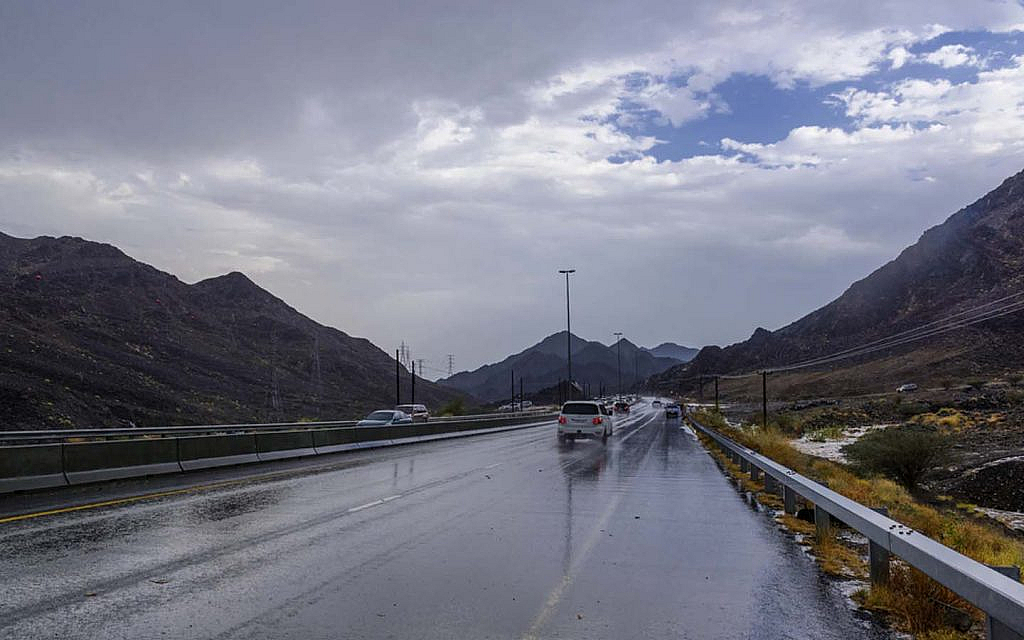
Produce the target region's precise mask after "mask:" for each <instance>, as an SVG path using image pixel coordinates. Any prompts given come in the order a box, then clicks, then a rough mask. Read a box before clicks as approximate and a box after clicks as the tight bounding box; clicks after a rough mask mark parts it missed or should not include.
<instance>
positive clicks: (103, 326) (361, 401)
mask: <svg viewBox="0 0 1024 640" xmlns="http://www.w3.org/2000/svg"><path fill="white" fill-rule="evenodd" d="M0 353H2V354H3V359H2V360H0V429H34V428H59V427H65V428H66V427H85V426H100V425H104V426H119V425H127V424H137V425H139V426H149V425H158V424H160V425H163V424H166V425H171V424H196V423H208V424H209V423H224V422H244V421H279V420H280V421H291V420H304V419H340V418H352V417H356V416H358V415H361V414H362V413H364V412H365V411H367V410H370V409H374V408H380V407H386V406H391V405H393V404H394V400H395V361H394V359H393V358H391V357H390V356H388V354H386V353H384V352H383V351H381V350H380V349H378V348H377V347H376V346H374V345H373V344H371V343H370V342H369V341H368V340H365V339H362V338H355V337H352V336H349V335H347V334H345V333H343V332H341V331H338V330H337V329H332V328H330V327H326V326H323V325H320V324H318V323H316V322H314V321H313V320H311V319H309V318H307V317H306V316H304V315H302V314H301V313H299V312H298V311H296V310H295V309H293V308H292V307H290V306H288V305H287V304H285V303H284V302H283V301H281V300H280V299H278V298H276V297H274V296H273V295H271V294H270V293H269V292H267V291H265V290H264V289H261V288H260V287H259V286H257V285H256V284H254V283H253V282H252V281H251V280H249V279H248V278H247V277H246V276H244V275H242V274H241V273H229V274H227V275H224V276H220V277H216V278H211V279H209V280H203V281H202V282H198V283H196V284H192V285H189V284H185V283H183V282H181V281H180V280H178V279H177V278H175V277H174V276H172V275H170V274H168V273H164V272H162V271H158V270H157V269H155V268H153V267H151V266H148V265H146V264H143V263H141V262H138V261H136V260H133V259H132V258H130V257H128V256H127V255H125V254H124V253H122V252H121V251H120V250H118V249H117V248H115V247H113V246H110V245H106V244H98V243H95V242H88V241H85V240H82V239H79V238H70V237H63V238H50V237H40V238H35V239H31V240H28V239H20V238H13V237H11V236H7V235H4V234H2V233H0ZM402 384H403V389H402V397H403V400H406V401H407V399H408V397H409V392H410V389H409V385H410V380H409V375H408V373H406V372H404V370H403V375H402ZM459 395H461V394H458V393H457V392H454V391H452V390H451V389H447V388H445V387H441V386H438V385H436V384H432V383H430V382H427V381H426V380H422V379H417V380H416V398H417V401H425V402H426V403H427V404H428V405H432V406H435V407H436V406H438V405H439V404H441V403H443V402H445V401H448V400H450V399H452V398H454V397H456V396H459Z"/></svg>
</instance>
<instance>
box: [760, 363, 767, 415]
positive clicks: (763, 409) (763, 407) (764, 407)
mask: <svg viewBox="0 0 1024 640" xmlns="http://www.w3.org/2000/svg"><path fill="white" fill-rule="evenodd" d="M761 426H762V427H764V428H765V429H767V428H768V370H767V369H765V370H764V371H762V372H761Z"/></svg>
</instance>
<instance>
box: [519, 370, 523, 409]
mask: <svg viewBox="0 0 1024 640" xmlns="http://www.w3.org/2000/svg"><path fill="white" fill-rule="evenodd" d="M519 410H520V411H522V410H523V376H519Z"/></svg>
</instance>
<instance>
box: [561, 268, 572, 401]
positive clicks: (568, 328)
mask: <svg viewBox="0 0 1024 640" xmlns="http://www.w3.org/2000/svg"><path fill="white" fill-rule="evenodd" d="M558 273H564V274H565V359H566V360H567V361H568V364H569V381H568V382H569V388H568V389H567V392H568V394H569V400H572V325H571V324H570V322H569V320H570V316H569V274H571V273H576V270H575V269H559V270H558Z"/></svg>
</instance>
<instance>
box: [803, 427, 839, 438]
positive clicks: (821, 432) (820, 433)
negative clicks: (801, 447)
mask: <svg viewBox="0 0 1024 640" xmlns="http://www.w3.org/2000/svg"><path fill="white" fill-rule="evenodd" d="M842 437H843V428H842V427H840V426H838V425H832V426H831V427H822V428H821V429H815V430H814V431H812V432H811V434H810V435H809V436H807V439H808V440H810V441H811V442H828V441H829V440H839V439H841V438H842Z"/></svg>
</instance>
